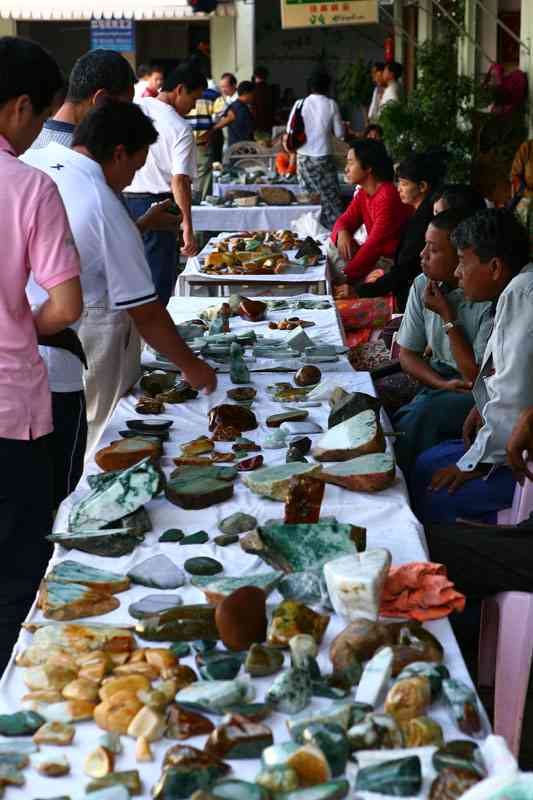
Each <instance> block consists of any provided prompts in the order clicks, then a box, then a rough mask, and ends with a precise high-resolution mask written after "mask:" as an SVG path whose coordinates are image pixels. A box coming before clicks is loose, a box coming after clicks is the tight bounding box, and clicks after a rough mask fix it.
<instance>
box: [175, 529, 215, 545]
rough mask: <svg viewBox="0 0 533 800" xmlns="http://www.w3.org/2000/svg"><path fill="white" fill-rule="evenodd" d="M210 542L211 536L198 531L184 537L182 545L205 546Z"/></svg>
mask: <svg viewBox="0 0 533 800" xmlns="http://www.w3.org/2000/svg"><path fill="white" fill-rule="evenodd" d="M208 541H209V536H208V535H207V533H206V532H205V531H196V533H190V534H189V535H188V536H184V537H183V539H182V540H181V541H180V544H183V545H185V544H205V543H206V542H208Z"/></svg>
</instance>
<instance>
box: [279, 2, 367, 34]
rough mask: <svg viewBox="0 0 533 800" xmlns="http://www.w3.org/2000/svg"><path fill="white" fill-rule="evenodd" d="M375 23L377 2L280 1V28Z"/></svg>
mask: <svg viewBox="0 0 533 800" xmlns="http://www.w3.org/2000/svg"><path fill="white" fill-rule="evenodd" d="M375 22H378V0H343V2H335V3H317V2H310V1H309V0H281V27H282V28H323V27H327V26H330V25H365V24H368V23H375Z"/></svg>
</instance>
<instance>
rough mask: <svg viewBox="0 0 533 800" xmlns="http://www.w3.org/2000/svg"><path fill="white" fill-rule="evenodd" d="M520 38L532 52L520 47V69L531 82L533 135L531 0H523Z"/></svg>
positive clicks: (532, 133) (532, 126) (531, 98)
mask: <svg viewBox="0 0 533 800" xmlns="http://www.w3.org/2000/svg"><path fill="white" fill-rule="evenodd" d="M520 38H521V40H522V41H523V42H524V44H526V45H527V46H528V47H529V49H530V52H529V53H527V52H526V50H524V48H523V47H521V48H520V69H523V70H524V72H525V73H526V74H527V79H528V84H529V135H530V136H531V137H533V54H532V53H531V48H532V47H533V3H532V2H531V0H522V8H521V10H520Z"/></svg>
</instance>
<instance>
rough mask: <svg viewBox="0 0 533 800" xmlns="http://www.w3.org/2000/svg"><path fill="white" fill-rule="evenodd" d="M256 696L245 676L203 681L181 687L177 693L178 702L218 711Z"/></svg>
mask: <svg viewBox="0 0 533 800" xmlns="http://www.w3.org/2000/svg"><path fill="white" fill-rule="evenodd" d="M254 696H255V689H254V687H253V686H252V685H251V684H250V683H249V682H248V681H247V680H245V679H244V678H236V679H235V680H232V681H201V682H200V683H194V684H192V685H191V686H187V688H185V689H181V690H180V691H179V692H178V693H177V695H176V703H178V705H180V704H181V703H194V704H196V705H198V706H203V707H204V708H207V709H210V710H212V711H213V712H216V713H218V712H221V711H224V710H225V709H226V708H228V707H230V706H232V705H234V704H237V703H244V702H247V701H249V700H253V699H254Z"/></svg>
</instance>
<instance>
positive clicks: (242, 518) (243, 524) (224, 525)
mask: <svg viewBox="0 0 533 800" xmlns="http://www.w3.org/2000/svg"><path fill="white" fill-rule="evenodd" d="M256 525H257V520H256V518H255V517H253V516H252V515H251V514H244V513H243V512H242V511H236V512H235V514H231V515H230V516H229V517H225V518H224V519H223V520H221V522H219V524H218V527H219V530H221V531H222V533H232V534H233V533H245V531H251V530H253V529H254V528H255V526H256Z"/></svg>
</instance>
